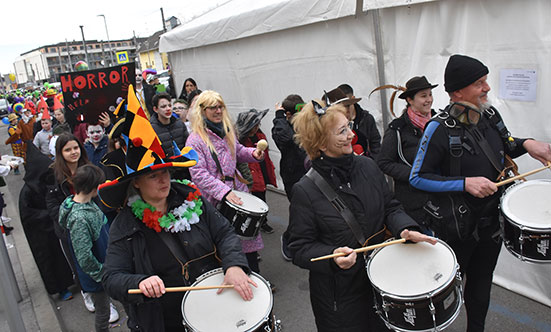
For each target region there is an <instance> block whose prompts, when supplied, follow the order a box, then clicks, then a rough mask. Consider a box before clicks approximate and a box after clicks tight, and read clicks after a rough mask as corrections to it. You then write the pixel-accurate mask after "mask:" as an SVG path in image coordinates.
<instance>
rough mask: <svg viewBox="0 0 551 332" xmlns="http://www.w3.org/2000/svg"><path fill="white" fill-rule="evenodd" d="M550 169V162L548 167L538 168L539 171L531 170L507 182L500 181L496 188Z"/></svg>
mask: <svg viewBox="0 0 551 332" xmlns="http://www.w3.org/2000/svg"><path fill="white" fill-rule="evenodd" d="M548 168H551V162H550V161H548V162H547V166H543V167H540V168H537V169H534V170H531V171H529V172H526V173H523V174H519V175H516V176H513V177H512V178H508V179H506V180H503V181H499V182H498V183H496V186H498V187H500V186H503V185H504V184H508V183H511V182H513V181H516V180H518V179H521V178H523V177H526V176H528V175H532V174H536V173H538V172H541V171H544V170H546V169H548Z"/></svg>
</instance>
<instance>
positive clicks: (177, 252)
mask: <svg viewBox="0 0 551 332" xmlns="http://www.w3.org/2000/svg"><path fill="white" fill-rule="evenodd" d="M157 235H159V237H160V238H161V240H163V243H164V244H165V245H166V246H167V247H168V249H169V250H170V252H171V253H172V255H174V257H175V258H176V259H177V260H178V262H180V264H181V265H182V275H183V276H184V277H185V279H186V280H187V279H188V276H186V271H185V262H187V261H188V258H187V257H186V255H185V254H184V250H183V249H182V247H181V246H180V244H179V243H178V242H177V241H176V240H175V239H174V237H173V236H172V233H167V232H160V233H157Z"/></svg>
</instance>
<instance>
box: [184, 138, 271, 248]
mask: <svg viewBox="0 0 551 332" xmlns="http://www.w3.org/2000/svg"><path fill="white" fill-rule="evenodd" d="M206 130H207V133H208V135H209V138H210V141H211V142H212V144H213V145H214V148H215V149H216V152H217V153H218V160H219V162H220V166H221V167H222V171H223V172H224V175H225V176H229V177H233V178H234V180H233V181H224V182H223V181H222V180H221V179H220V177H221V174H220V172H218V169H217V167H216V163H215V162H214V159H213V158H212V155H211V153H210V150H209V148H208V146H207V144H206V143H205V142H204V141H203V140H202V139H201V137H200V136H199V135H197V133H193V132H192V133H191V134H190V135H189V137H188V139H187V141H186V146H190V147H192V148H193V149H194V150H195V151H197V154H198V156H199V161H198V162H197V165H195V166H193V167H190V168H189V173H190V174H191V179H192V181H193V182H194V183H195V184H196V185H197V187H198V188H199V190H200V191H201V195H202V196H203V197H204V198H205V199H206V200H208V201H209V202H210V203H212V204H213V205H214V206H217V205H218V203H219V202H220V201H221V200H222V199H223V198H224V196H226V194H227V193H228V192H229V191H230V190H232V189H235V190H238V191H244V192H249V190H248V188H247V185H246V184H244V183H242V182H240V181H239V180H238V179H237V177H236V176H235V172H238V171H237V170H236V167H235V166H236V160H235V159H234V158H233V156H232V154H231V151H230V148H229V146H228V144H227V142H226V141H225V140H223V139H222V138H220V137H219V136H218V135H216V134H215V133H213V132H212V131H210V130H209V129H206ZM235 142H236V144H235V154H236V157H237V158H236V159H237V161H238V162H242V163H250V162H258V160H256V159H255V158H254V157H253V152H254V150H255V148H247V147H244V146H243V145H241V143H239V142H238V141H237V138H236V140H235ZM240 175H241V174H240ZM241 245H242V247H243V252H245V253H249V252H254V251H257V250H260V249H262V248H263V247H264V243H263V242H262V238H261V237H260V234H258V237H257V238H256V239H254V240H242V241H241Z"/></svg>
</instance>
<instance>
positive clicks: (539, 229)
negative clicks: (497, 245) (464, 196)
mask: <svg viewBox="0 0 551 332" xmlns="http://www.w3.org/2000/svg"><path fill="white" fill-rule="evenodd" d="M538 186H542V187H543V188H546V189H545V190H544V193H543V194H542V193H541V192H540V193H538V191H537V190H536V191H534V189H531V188H538ZM549 188H551V180H543V179H540V180H529V181H526V182H518V183H516V184H514V185H512V186H510V187H509V188H507V190H506V191H505V193H503V195H502V196H501V202H500V216H499V220H500V226H501V236H502V238H503V243H504V245H505V248H507V250H508V251H509V252H510V253H511V254H512V255H513V256H515V257H517V258H518V259H520V260H522V261H525V262H530V263H551V250H549V249H550V244H551V243H550V242H551V220H549V222H548V223H545V222H543V223H541V221H540V222H534V220H533V219H531V218H532V217H531V216H530V214H529V213H528V214H526V215H524V214H519V213H518V212H517V213H516V212H514V211H513V210H512V208H511V204H513V203H512V201H513V199H514V198H516V197H522V196H524V197H529V199H528V201H529V202H530V203H532V205H531V206H530V204H528V207H526V208H525V209H524V210H525V211H532V210H536V211H539V212H543V213H549V210H548V207H549V205H548V200H547V199H546V197H548V195H549V193H551V189H549ZM538 198H539V201H538ZM542 204H543V205H542ZM546 209H547V210H546ZM517 211H518V210H517ZM545 211H547V212H545ZM536 218H537V217H536ZM540 218H541V217H540ZM536 220H537V219H536ZM544 220H545V219H544Z"/></svg>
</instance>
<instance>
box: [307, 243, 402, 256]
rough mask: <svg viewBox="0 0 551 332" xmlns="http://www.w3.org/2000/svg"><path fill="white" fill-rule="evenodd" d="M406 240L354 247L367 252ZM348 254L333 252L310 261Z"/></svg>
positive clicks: (355, 250)
mask: <svg viewBox="0 0 551 332" xmlns="http://www.w3.org/2000/svg"><path fill="white" fill-rule="evenodd" d="M404 242H406V239H399V240H393V241H389V242H383V243H379V244H374V245H372V246H367V247H361V248H358V249H354V252H357V253H359V252H365V251H370V250H373V249H377V248H382V247H386V246H390V245H393V244H398V243H404ZM346 255H348V254H345V253H344V252H339V253H336V254H331V255H326V256H321V257H316V258H312V259H310V261H311V262H317V261H321V260H324V259H329V258H335V257H341V256H346Z"/></svg>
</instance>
